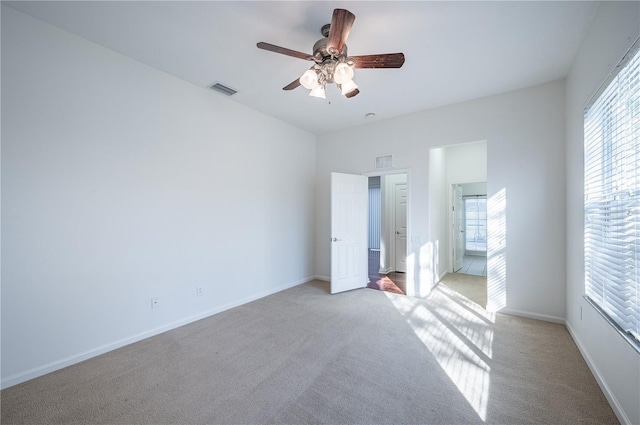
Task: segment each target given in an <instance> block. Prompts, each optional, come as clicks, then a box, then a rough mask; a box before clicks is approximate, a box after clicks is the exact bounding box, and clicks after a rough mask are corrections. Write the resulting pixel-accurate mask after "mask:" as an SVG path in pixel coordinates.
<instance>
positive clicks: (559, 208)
mask: <svg viewBox="0 0 640 425" xmlns="http://www.w3.org/2000/svg"><path fill="white" fill-rule="evenodd" d="M564 89H565V87H564V82H563V81H558V82H553V83H549V84H544V85H541V86H536V87H532V88H528V89H525V90H520V91H516V92H511V93H507V94H503V95H499V96H493V97H489V98H484V99H478V100H475V101H471V102H466V103H461V104H457V105H452V106H448V107H443V108H438V109H434V110H426V111H422V112H419V113H416V114H412V115H407V116H403V117H399V118H394V119H389V120H383V121H379V122H377V123H373V124H370V125H367V126H362V127H356V128H352V129H349V130H344V131H340V132H335V133H330V134H325V135H322V136H319V137H318V142H317V169H316V172H317V182H318V183H317V206H318V208H317V230H316V231H317V233H316V274H317V275H320V276H327V275H328V273H329V270H330V264H329V253H330V247H329V243H328V241H329V228H330V217H329V191H330V186H329V173H330V172H331V171H337V172H343V173H355V174H359V173H364V172H371V171H372V169H371V168H372V166H373V164H374V157H375V156H376V155H381V154H389V153H391V154H394V165H395V166H396V167H398V168H402V169H405V168H406V169H410V173H409V190H410V192H409V197H410V199H409V203H410V212H409V220H410V223H411V232H412V233H411V237H412V238H420V243H419V244H412V247H411V248H412V249H411V252H410V255H412V256H413V259H414V261H415V262H416V264H417V266H416V268H415V269H414V270H410V273H408V275H407V278H408V279H409V283H408V284H409V285H414V288H415V289H416V292H417V293H419V292H420V291H421V290H424V289H425V286H426V287H428V286H429V285H431V284H432V283H433V282H431V281H429V274H428V273H425V274H423V273H421V271H422V270H423V269H422V265H424V264H428V263H429V262H431V263H435V261H434V256H435V255H434V247H436V246H437V245H439V244H442V241H441V237H440V236H438V235H435V234H433V232H432V230H431V229H430V227H429V191H430V182H429V150H430V149H431V148H433V147H442V146H448V145H454V144H459V143H466V142H471V141H477V140H486V141H487V169H488V173H487V174H488V175H487V181H488V197H489V199H490V202H491V197H492V196H494V195H496V194H497V193H500V192H501V191H503V192H502V193H506V229H505V230H506V246H505V253H506V257H505V258H506V260H507V262H506V276H505V281H504V282H501V283H503V285H502V287H504V286H505V285H506V292H504V293H501V294H500V296H502V297H503V298H504V302H505V303H506V307H507V309H508V310H509V311H511V312H514V313H518V314H523V315H531V316H535V317H540V318H546V319H550V320H558V321H562V320H563V318H564V313H565V282H564V276H565V266H564V262H565V244H564V233H565V225H564V223H565V222H564V216H565V207H564V205H565V194H564V130H565V129H564ZM365 95H366V94H365ZM399 95H402V94H399ZM490 231H491V229H490ZM490 237H491V236H490ZM532 264H537V265H539V267H538V269H539V270H540V272H539V273H532V272H531V270H532V269H531V265H532ZM488 279H489V284H490V285H491V283H492V282H495V281H496V280H498V279H502V278H501V276H499V275H498V274H497V272H496V271H495V270H494V271H492V270H489V276H488ZM494 287H495V288H499V287H500V285H494Z"/></svg>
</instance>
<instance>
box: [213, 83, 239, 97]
mask: <svg viewBox="0 0 640 425" xmlns="http://www.w3.org/2000/svg"><path fill="white" fill-rule="evenodd" d="M209 88H210V89H211V90H214V91H217V92H218V93H222V94H224V95H225V96H233V95H234V94H236V93H238V90H234V89H232V88H231V87H227V86H225V85H223V84H220V83H213V84H211V85H210V86H209Z"/></svg>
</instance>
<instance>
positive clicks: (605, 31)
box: [566, 2, 640, 424]
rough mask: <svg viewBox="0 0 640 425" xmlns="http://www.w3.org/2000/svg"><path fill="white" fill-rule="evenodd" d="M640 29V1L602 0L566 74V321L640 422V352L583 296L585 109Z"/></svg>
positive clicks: (603, 379) (616, 400) (627, 416)
mask: <svg viewBox="0 0 640 425" xmlns="http://www.w3.org/2000/svg"><path fill="white" fill-rule="evenodd" d="M639 31H640V3H639V2H602V4H601V5H600V7H599V9H598V13H597V15H596V17H595V19H594V21H593V23H592V25H591V27H590V29H589V32H588V34H587V36H586V38H585V40H584V42H583V44H582V46H581V49H580V51H579V53H578V56H577V57H576V60H575V61H574V63H573V66H572V68H571V72H570V74H569V76H568V78H567V97H566V117H567V137H566V139H567V142H566V152H567V153H566V168H567V171H566V173H567V190H566V192H567V201H566V202H567V212H566V214H567V215H566V221H567V318H566V320H567V326H568V327H569V330H570V331H571V333H572V335H573V337H574V339H575V340H576V343H577V344H578V346H579V347H580V349H581V350H582V353H583V355H584V356H585V358H586V360H587V362H588V363H589V365H590V366H591V369H592V371H593V372H594V374H595V375H596V378H597V379H598V380H599V382H600V384H601V387H602V388H603V390H604V391H605V394H606V395H607V396H608V398H609V401H610V402H611V404H612V406H613V408H614V410H615V411H616V413H617V414H618V418H619V419H620V421H621V422H622V423H627V424H639V423H640V354H638V352H636V351H635V350H634V349H633V348H632V347H631V346H630V345H629V344H628V343H627V342H625V341H624V340H623V339H622V337H621V336H620V335H618V334H617V333H616V332H615V331H614V330H613V328H612V327H611V326H610V325H609V324H607V323H606V322H605V320H604V319H603V318H602V317H601V316H600V315H599V314H598V313H597V312H596V311H595V310H594V309H593V308H592V307H591V306H590V305H589V304H588V303H587V302H586V301H585V300H584V298H583V294H584V242H583V226H584V213H583V211H584V210H583V205H584V190H583V189H584V185H583V171H584V167H583V143H584V139H583V111H584V107H585V106H586V104H587V102H588V100H589V99H590V98H591V97H592V95H593V94H594V93H595V91H596V90H597V89H598V87H599V86H600V84H601V83H602V82H603V80H604V79H605V77H606V75H607V74H609V72H610V71H611V70H612V69H613V67H614V66H615V65H616V64H617V63H618V61H619V60H620V58H621V57H622V55H623V54H624V52H625V51H626V50H627V49H628V48H629V47H630V45H631V44H632V43H633V41H634V40H635V39H636V38H637V36H638V32H639ZM581 310H582V317H581V314H580V311H581Z"/></svg>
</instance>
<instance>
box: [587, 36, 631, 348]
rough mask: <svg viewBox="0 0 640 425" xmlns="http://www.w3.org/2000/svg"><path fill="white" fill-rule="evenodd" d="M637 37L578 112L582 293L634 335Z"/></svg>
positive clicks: (627, 332) (624, 331) (621, 329)
mask: <svg viewBox="0 0 640 425" xmlns="http://www.w3.org/2000/svg"><path fill="white" fill-rule="evenodd" d="M638 44H639V43H638V42H636V44H635V45H634V47H633V48H632V49H631V50H630V52H629V53H628V54H627V55H626V56H625V58H624V59H623V61H622V62H621V64H620V65H619V66H618V68H617V71H618V72H617V74H615V75H613V76H612V79H611V80H610V82H608V84H605V85H603V87H604V90H602V91H601V93H600V94H599V95H598V96H597V97H596V98H595V101H594V102H593V103H592V104H591V105H590V106H589V107H587V109H586V110H585V114H584V195H585V202H584V208H585V225H584V226H585V227H584V248H585V278H586V280H585V294H586V296H587V297H588V298H589V299H590V300H591V301H592V303H595V304H596V305H597V307H599V308H600V309H601V310H602V312H604V313H605V315H606V316H608V318H609V319H611V320H612V321H613V322H614V323H615V325H617V327H618V330H619V331H621V332H622V333H624V334H626V336H630V337H631V338H633V339H635V340H636V342H638V341H640V283H639V281H638V277H639V272H638V268H639V267H640V171H639V164H640V54H639V52H638Z"/></svg>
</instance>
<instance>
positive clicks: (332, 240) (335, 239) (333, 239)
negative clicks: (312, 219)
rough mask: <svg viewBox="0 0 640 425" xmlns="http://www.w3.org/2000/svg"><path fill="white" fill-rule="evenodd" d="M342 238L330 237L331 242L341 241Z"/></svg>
mask: <svg viewBox="0 0 640 425" xmlns="http://www.w3.org/2000/svg"><path fill="white" fill-rule="evenodd" d="M341 240H342V239H338V238H331V242H338V241H341Z"/></svg>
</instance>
